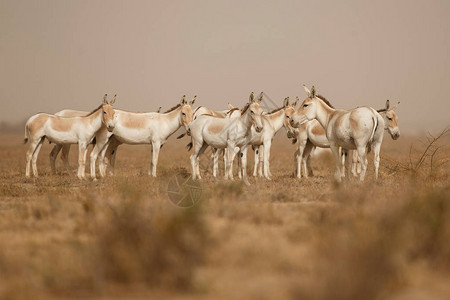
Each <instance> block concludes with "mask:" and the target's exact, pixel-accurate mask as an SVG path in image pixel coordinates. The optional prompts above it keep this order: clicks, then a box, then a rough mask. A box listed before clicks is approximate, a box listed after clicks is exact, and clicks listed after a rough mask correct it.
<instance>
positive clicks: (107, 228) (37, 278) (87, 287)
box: [0, 180, 208, 298]
mask: <svg viewBox="0 0 450 300" xmlns="http://www.w3.org/2000/svg"><path fill="white" fill-rule="evenodd" d="M134 182H136V181H134ZM146 190H147V186H144V185H142V184H138V185H130V183H129V180H124V182H122V184H120V183H119V185H118V188H117V189H113V190H112V191H111V192H110V194H106V195H99V194H98V193H94V191H91V192H88V193H87V194H78V195H74V196H71V197H65V198H62V197H60V196H48V197H44V198H42V199H41V200H40V201H38V202H34V201H33V202H30V203H28V204H26V203H25V204H21V205H20V206H19V207H20V209H19V210H16V209H14V208H13V207H11V209H12V213H9V214H8V218H7V219H6V220H3V222H2V230H1V232H2V234H3V236H5V232H10V233H9V235H10V236H11V237H12V240H11V241H9V242H8V241H2V242H1V244H2V247H0V249H1V251H0V278H1V284H0V297H2V298H3V297H4V298H29V297H31V295H36V294H37V295H39V294H43V295H57V296H58V297H60V296H63V295H72V296H73V295H79V296H81V295H89V294H91V295H92V294H99V293H103V292H105V291H107V290H108V289H109V287H111V286H124V287H126V286H135V285H142V286H146V287H152V286H159V287H167V288H169V289H173V290H186V289H189V288H191V287H192V284H193V280H194V279H195V276H194V275H195V270H196V268H197V267H198V266H199V265H201V263H202V262H203V260H204V253H205V251H206V249H207V242H208V239H207V236H208V233H207V231H206V226H204V221H203V216H202V215H203V213H202V208H201V207H195V208H192V209H189V210H187V209H179V208H176V207H173V206H172V205H171V204H170V203H168V202H164V205H162V204H161V201H158V200H157V199H155V198H154V196H153V197H146V194H145V192H146ZM24 226H26V227H25V228H24ZM14 232H20V233H21V235H17V234H15V233H14ZM32 232H36V234H35V237H34V238H33V234H32Z"/></svg>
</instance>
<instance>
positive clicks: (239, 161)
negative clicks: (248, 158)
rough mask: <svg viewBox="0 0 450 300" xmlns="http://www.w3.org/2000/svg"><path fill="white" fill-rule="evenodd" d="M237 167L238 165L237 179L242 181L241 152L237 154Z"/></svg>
mask: <svg viewBox="0 0 450 300" xmlns="http://www.w3.org/2000/svg"><path fill="white" fill-rule="evenodd" d="M237 165H238V168H237V169H238V178H239V179H242V170H241V168H242V152H240V151H239V153H238V159H237Z"/></svg>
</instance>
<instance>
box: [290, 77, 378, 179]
mask: <svg viewBox="0 0 450 300" xmlns="http://www.w3.org/2000/svg"><path fill="white" fill-rule="evenodd" d="M303 87H304V89H305V91H306V93H307V94H308V98H306V99H305V100H304V101H303V102H302V104H301V105H300V107H299V109H298V110H297V112H296V113H295V114H294V115H293V117H292V119H291V125H292V126H293V127H299V126H300V125H301V124H303V123H305V122H307V121H308V120H313V119H317V120H318V121H319V123H320V125H322V127H323V128H324V129H325V132H326V136H327V138H328V141H329V143H330V148H331V151H332V152H333V154H334V157H335V162H336V172H335V179H336V180H337V181H339V182H340V181H341V180H342V177H343V176H344V174H343V171H342V168H341V158H340V155H339V147H341V148H342V151H343V154H344V155H345V168H346V172H347V177H348V176H349V174H350V173H349V172H350V158H349V157H348V150H353V149H356V150H357V151H358V157H359V159H360V161H361V164H362V170H361V174H360V180H361V181H363V180H364V177H365V174H366V169H367V161H366V148H367V147H368V146H370V145H373V149H374V165H375V178H378V167H379V164H380V147H381V143H382V141H383V133H384V120H383V117H381V116H380V114H379V113H377V111H376V110H375V109H373V108H371V107H358V108H355V109H352V110H349V111H347V110H341V109H334V108H332V107H330V106H329V105H327V104H326V103H325V102H324V101H323V100H322V99H320V98H318V97H317V95H316V90H315V88H314V87H312V89H311V90H309V89H308V88H307V87H306V86H305V85H304V86H303Z"/></svg>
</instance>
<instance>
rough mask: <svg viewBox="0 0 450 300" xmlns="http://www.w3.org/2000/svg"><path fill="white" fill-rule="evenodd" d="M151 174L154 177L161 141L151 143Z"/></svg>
mask: <svg viewBox="0 0 450 300" xmlns="http://www.w3.org/2000/svg"><path fill="white" fill-rule="evenodd" d="M152 148H153V149H152V154H153V155H152V176H153V177H156V167H157V165H158V157H159V149H161V142H160V141H155V142H153V143H152Z"/></svg>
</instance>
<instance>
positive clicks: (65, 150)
mask: <svg viewBox="0 0 450 300" xmlns="http://www.w3.org/2000/svg"><path fill="white" fill-rule="evenodd" d="M114 100H115V98H114ZM114 100H113V101H111V104H113V103H114ZM88 113H89V112H88V111H81V110H73V109H64V110H61V111H59V112H57V113H56V114H55V116H58V117H64V118H73V117H83V116H85V115H87V114H88ZM61 150H62V151H61ZM60 151H61V160H62V161H63V163H64V166H65V167H66V169H69V152H70V144H56V145H55V146H54V147H53V149H52V151H51V152H50V155H49V156H50V166H51V168H52V172H53V173H56V166H55V161H56V157H57V156H58V153H59V152H60Z"/></svg>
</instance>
